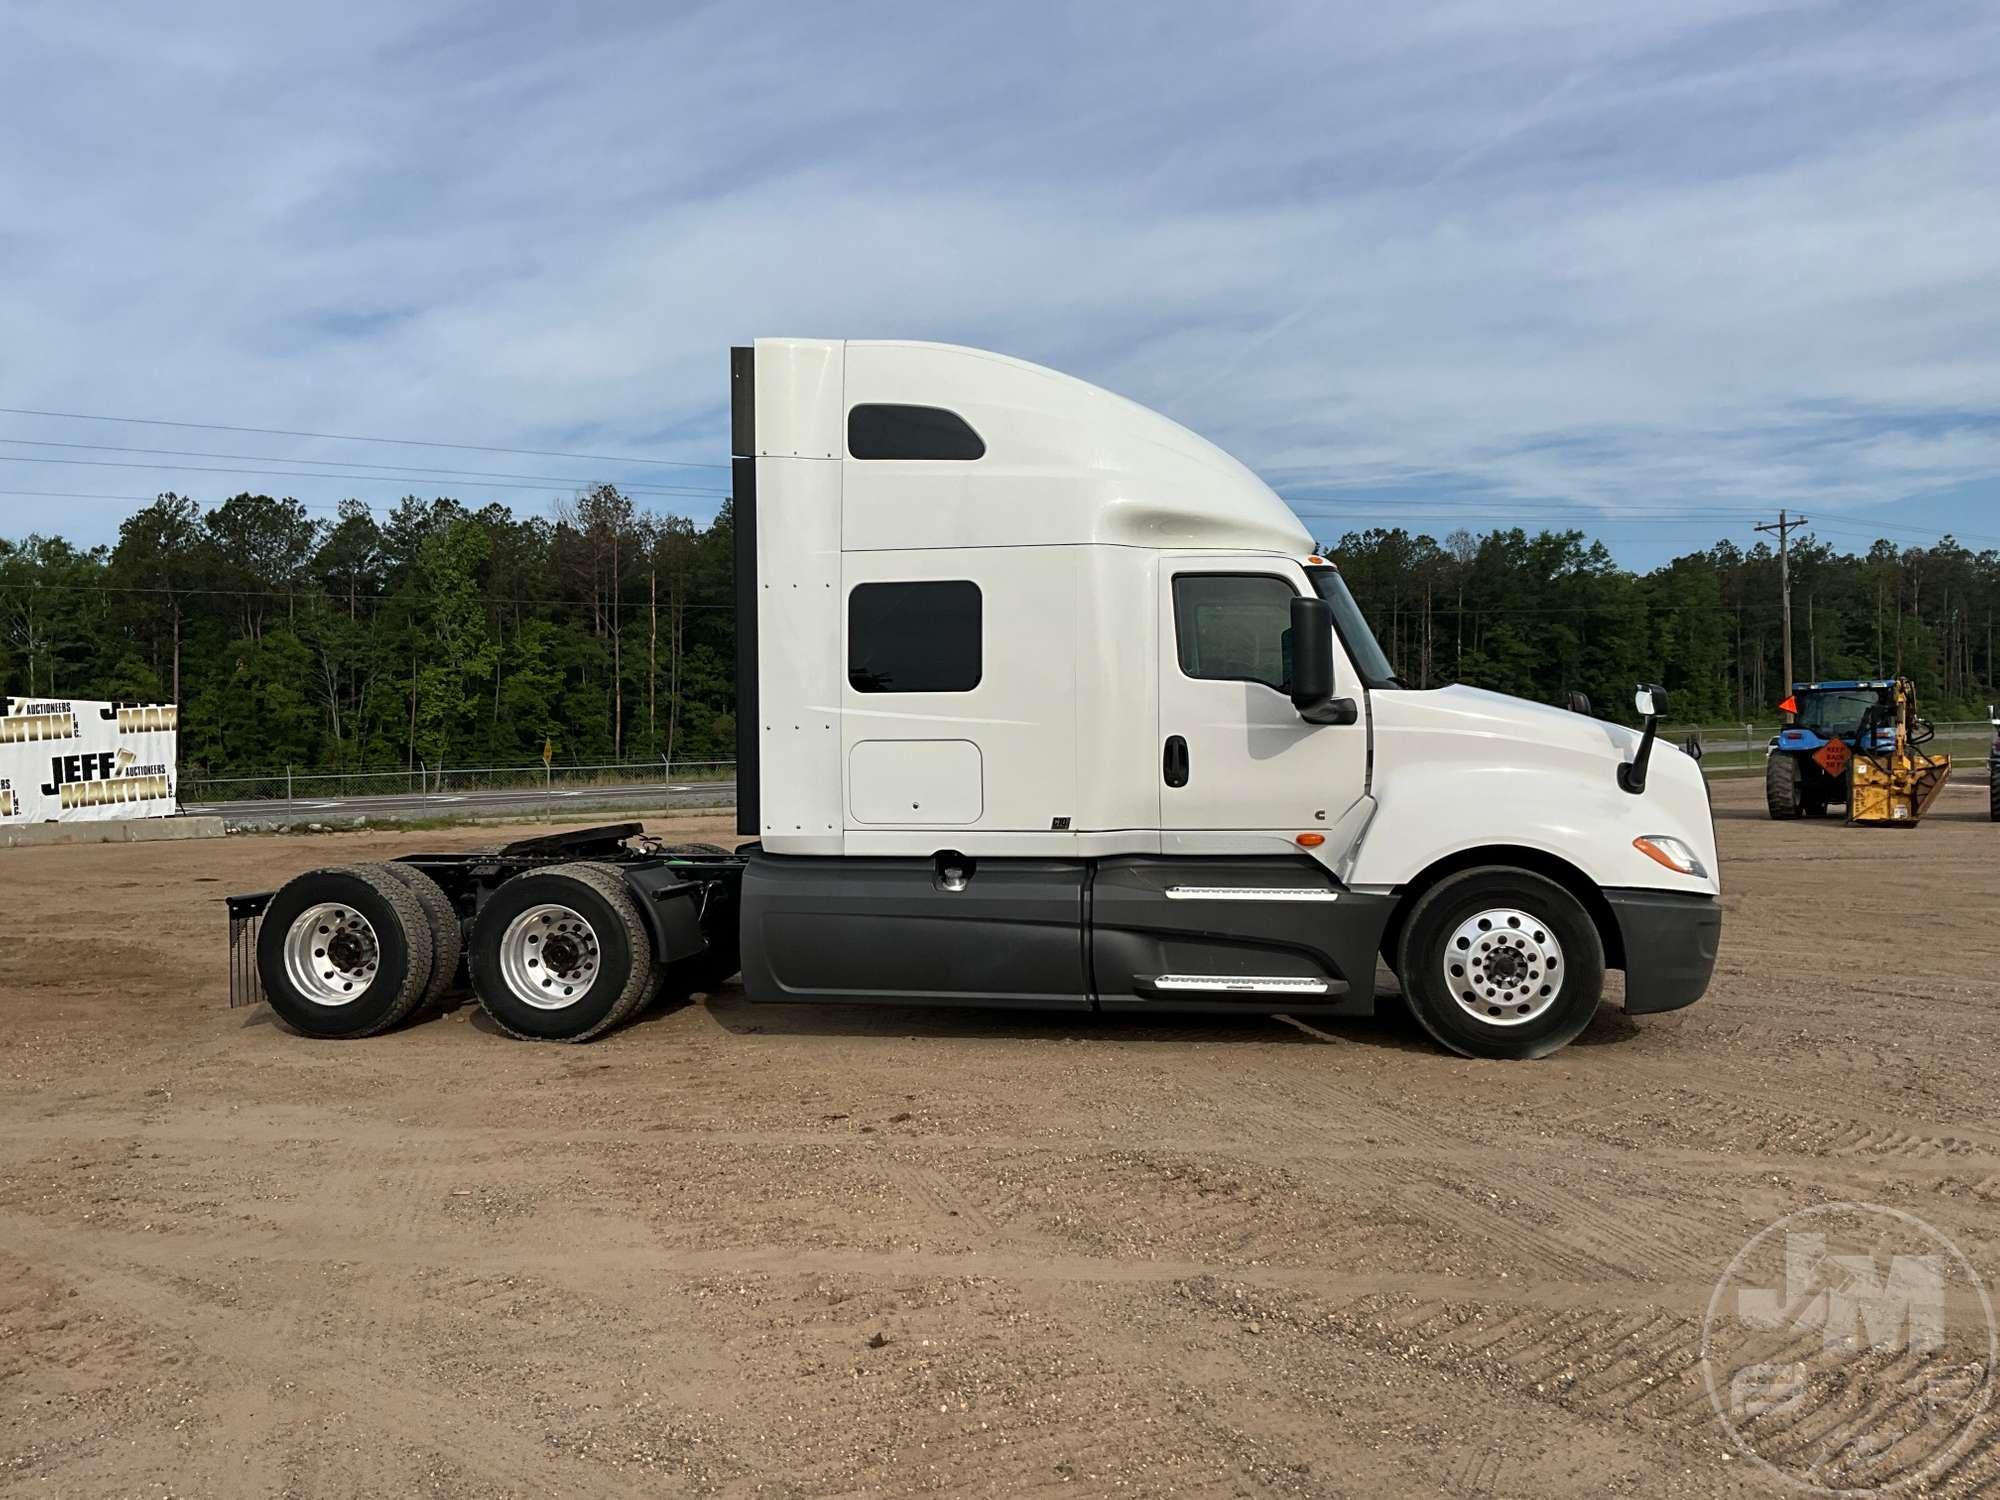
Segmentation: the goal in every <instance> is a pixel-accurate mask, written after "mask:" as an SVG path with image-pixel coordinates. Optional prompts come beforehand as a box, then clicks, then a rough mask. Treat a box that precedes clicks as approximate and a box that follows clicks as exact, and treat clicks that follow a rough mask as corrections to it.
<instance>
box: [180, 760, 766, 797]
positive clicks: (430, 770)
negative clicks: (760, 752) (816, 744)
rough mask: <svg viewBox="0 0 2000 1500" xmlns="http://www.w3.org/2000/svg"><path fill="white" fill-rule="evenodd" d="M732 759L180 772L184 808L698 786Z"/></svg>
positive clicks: (725, 775) (722, 772)
mask: <svg viewBox="0 0 2000 1500" xmlns="http://www.w3.org/2000/svg"><path fill="white" fill-rule="evenodd" d="M735 774H736V762H735V761H733V760H688V761H674V762H671V763H668V762H664V761H657V760H653V761H620V762H606V763H603V764H600V765H583V766H563V765H557V766H544V765H543V764H542V763H541V762H540V761H529V762H527V763H526V764H524V765H514V766H420V767H418V768H417V769H416V770H414V771H294V770H290V769H286V770H280V771H264V772H261V773H258V774H255V775H236V776H204V775H202V774H200V772H199V771H198V770H194V769H189V770H186V771H184V772H183V773H182V775H181V782H180V802H181V806H182V807H184V808H185V807H213V806H219V805H222V804H226V803H232V802H333V801H344V800H346V799H349V798H354V797H413V796H433V797H435V796H453V795H462V794H464V793H467V792H494V791H555V792H562V791H583V790H588V789H590V788H595V787H647V786H657V787H661V788H666V787H670V786H688V787H697V786H700V785H701V784H702V783H703V782H711V781H727V780H729V779H730V778H731V777H732V776H734V775H735Z"/></svg>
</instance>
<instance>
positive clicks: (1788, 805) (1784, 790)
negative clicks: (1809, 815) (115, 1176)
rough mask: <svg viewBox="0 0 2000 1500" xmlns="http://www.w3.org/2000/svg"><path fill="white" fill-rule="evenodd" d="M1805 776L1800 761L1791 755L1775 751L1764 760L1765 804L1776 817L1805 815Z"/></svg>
mask: <svg viewBox="0 0 2000 1500" xmlns="http://www.w3.org/2000/svg"><path fill="white" fill-rule="evenodd" d="M1802 780H1803V778H1802V777H1801V776H1800V774H1799V763H1798V761H1797V760H1795V759H1793V758H1792V757H1791V756H1789V755H1785V754H1782V753H1779V752H1776V751H1774V752H1773V753H1772V754H1770V755H1769V756H1767V757H1765V760H1764V806H1765V807H1766V808H1767V809H1768V810H1769V812H1770V814H1771V816H1772V817H1774V818H1799V817H1803V816H1805V796H1804V788H1803V787H1801V786H1800V782H1801V781H1802Z"/></svg>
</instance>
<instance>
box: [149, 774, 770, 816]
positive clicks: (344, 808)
mask: <svg viewBox="0 0 2000 1500" xmlns="http://www.w3.org/2000/svg"><path fill="white" fill-rule="evenodd" d="M735 801H736V783H735V782H734V781H733V780H732V781H694V782H675V783H673V784H671V785H668V786H662V785H659V784H658V783H655V784H653V785H651V786H606V787H579V788H574V789H565V788H562V787H557V788H556V790H555V791H554V792H553V793H549V792H545V791H542V790H540V789H521V790H512V791H489V792H417V793H399V794H397V795H395V796H388V797H300V798H297V799H295V800H292V801H286V800H285V799H284V798H276V799H273V800H271V801H268V802H190V803H185V804H183V805H182V807H181V811H182V812H186V813H215V814H219V815H220V816H221V817H222V819H223V821H224V822H225V823H226V824H227V825H228V826H229V827H231V828H277V827H284V826H286V825H289V824H297V823H318V822H325V823H340V822H346V821H347V820H349V819H352V818H357V817H365V818H367V819H368V820H369V821H370V822H374V821H376V820H378V819H380V820H390V821H393V820H396V819H410V818H451V817H504V816H506V815H507V814H509V813H515V814H529V813H536V812H540V811H541V810H542V809H544V808H546V807H551V806H553V807H554V808H555V809H556V810H558V811H561V810H563V809H570V810H572V811H573V812H576V813H581V812H583V811H584V810H585V809H589V808H607V809H612V810H620V811H625V812H637V811H640V810H642V809H656V808H661V807H729V806H732V805H733V804H734V803H735Z"/></svg>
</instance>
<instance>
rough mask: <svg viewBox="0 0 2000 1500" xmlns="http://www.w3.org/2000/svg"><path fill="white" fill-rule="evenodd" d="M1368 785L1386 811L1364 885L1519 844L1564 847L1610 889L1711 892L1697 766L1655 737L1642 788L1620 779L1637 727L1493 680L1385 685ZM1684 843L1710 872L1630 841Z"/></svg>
mask: <svg viewBox="0 0 2000 1500" xmlns="http://www.w3.org/2000/svg"><path fill="white" fill-rule="evenodd" d="M1368 705H1369V716H1370V723H1371V726H1372V733H1373V735H1374V771H1373V780H1372V783H1371V792H1372V795H1373V796H1374V798H1375V800H1376V801H1377V802H1378V803H1379V811H1378V813H1377V815H1376V817H1375V819H1374V821H1373V823H1372V824H1371V825H1370V827H1369V830H1368V833H1367V835H1366V838H1365V845H1366V847H1365V848H1364V849H1363V850H1361V851H1360V858H1359V863H1358V866H1357V868H1358V869H1364V870H1365V873H1364V874H1361V875H1358V876H1357V883H1358V882H1359V881H1360V880H1364V879H1367V880H1373V881H1377V882H1381V883H1391V882H1395V881H1401V880H1407V879H1409V878H1411V877H1412V876H1413V875H1415V874H1416V873H1417V872H1418V871H1420V870H1422V869H1423V868H1425V867H1426V866H1427V865H1428V864H1429V863H1430V862H1431V861H1433V860H1436V859H1441V858H1445V857H1448V856H1450V855H1452V854H1454V853H1457V852H1460V851H1463V850H1467V849H1475V848H1482V847H1497V846H1506V845H1521V846H1528V847H1532V848H1537V849H1541V850H1544V851H1546V852H1547V853H1549V854H1552V855H1556V856H1558V857H1560V858H1562V859H1564V860H1567V861H1568V862H1569V863H1571V864H1573V865H1575V866H1577V867H1578V868H1580V869H1582V870H1583V871H1584V872H1585V873H1586V874H1588V875H1590V876H1591V878H1592V879H1593V880H1595V881H1596V882H1597V883H1598V884H1600V885H1603V886H1630V887H1650V888H1656V889H1663V890H1679V891H1690V892H1700V893H1703V894H1713V893H1714V892H1715V891H1717V890H1718V889H1720V886H1719V882H1718V879H1717V875H1718V871H1717V861H1716V852H1715V824H1714V820H1713V818H1712V817H1711V815H1710V812H1709V801H1708V787H1707V784H1706V783H1705V782H1704V781H1703V780H1702V775H1701V768H1700V767H1699V766H1698V765H1696V764H1695V762H1694V761H1693V760H1692V759H1690V758H1689V757H1688V756H1687V755H1685V754H1683V753H1682V752H1681V751H1679V750H1677V749H1675V748H1674V747H1673V746H1672V745H1670V744H1668V743H1667V742H1666V741H1665V740H1663V739H1656V740H1655V741H1654V743H1653V755H1652V761H1651V764H1650V769H1649V770H1648V773H1647V781H1646V790H1645V791H1644V792H1643V793H1640V794H1638V795H1636V796H1635V795H1633V794H1632V793H1630V792H1627V791H1625V790H1624V789H1623V788H1621V787H1620V786H1619V785H1618V767H1619V766H1620V765H1621V764H1623V763H1624V762H1626V761H1629V760H1631V759H1632V757H1633V756H1634V755H1635V754H1636V753H1637V752H1638V748H1639V740H1640V737H1641V736H1640V733H1639V731H1638V730H1636V729H1627V728H1625V727H1624V726H1623V725H1619V724H1607V723H1605V722H1604V721H1603V720H1602V719H1593V718H1591V717H1590V716H1589V715H1588V714H1578V713H1571V712H1570V711H1569V710H1567V709H1561V708H1551V707H1550V706H1549V705H1547V704H1545V703H1530V702H1528V701H1527V700H1526V699H1523V698H1512V697H1509V696H1508V695H1507V694H1505V693H1492V692H1487V691H1486V690H1485V689H1483V688H1472V687H1458V686H1453V687H1445V688H1432V689H1428V690H1424V691H1412V690H1408V689H1383V690H1379V691H1375V692H1371V693H1370V694H1369V695H1368ZM1661 834H1666V835H1669V836H1671V837H1674V838H1677V839H1680V840H1681V841H1682V842H1683V843H1685V844H1686V845H1687V846H1688V847H1689V848H1690V849H1692V850H1693V851H1694V852H1695V854H1696V855H1697V856H1698V857H1699V858H1700V859H1701V861H1702V863H1703V864H1704V866H1706V868H1707V870H1708V874H1707V876H1706V877H1704V878H1699V879H1698V878H1694V877H1689V876H1683V875H1680V874H1677V873H1675V872H1673V871H1670V870H1668V869H1667V868H1666V867H1664V866H1662V865H1660V864H1658V863H1656V862H1654V861H1653V860H1651V859H1648V858H1646V857H1645V856H1644V855H1643V854H1641V853H1639V852H1638V851H1636V850H1635V849H1634V848H1633V845H1632V840H1633V839H1634V838H1636V837H1640V836H1648V837H1657V836H1659V835H1661Z"/></svg>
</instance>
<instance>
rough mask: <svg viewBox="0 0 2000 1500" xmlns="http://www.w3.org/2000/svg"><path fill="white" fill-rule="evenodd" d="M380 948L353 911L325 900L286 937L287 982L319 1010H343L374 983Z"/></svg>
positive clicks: (304, 913) (364, 921)
mask: <svg viewBox="0 0 2000 1500" xmlns="http://www.w3.org/2000/svg"><path fill="white" fill-rule="evenodd" d="M381 961H382V945H381V943H380V942H378V941H377V940H376V937H375V929H374V928H373V927H372V926H370V925H369V922H368V919H367V918H366V917H364V916H362V915H361V913H360V912H358V911H356V910H355V909H354V908H353V907H351V906H345V905H342V904H341V903H340V902H337V901H323V902H321V903H320V904H319V905H318V906H309V907H307V908H306V909H305V910H304V911H302V912H300V913H299V915H298V917H297V918H296V919H295V920H294V921H293V922H292V925H291V927H290V928H288V929H287V930H286V932H285V977H286V978H287V979H289V980H290V981H291V982H292V988H293V989H295V990H297V991H298V992H299V994H300V995H301V996H302V997H303V998H305V999H307V1000H310V1001H311V1002H312V1003H313V1004H315V1005H345V1004H347V1003H348V1001H350V1000H354V999H357V998H358V997H359V996H360V995H361V994H362V993H363V992H364V991H366V990H367V988H368V986H369V984H370V983H371V982H372V981H373V980H374V978H375V970H376V968H377V967H378V966H379V965H380V963H381Z"/></svg>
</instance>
